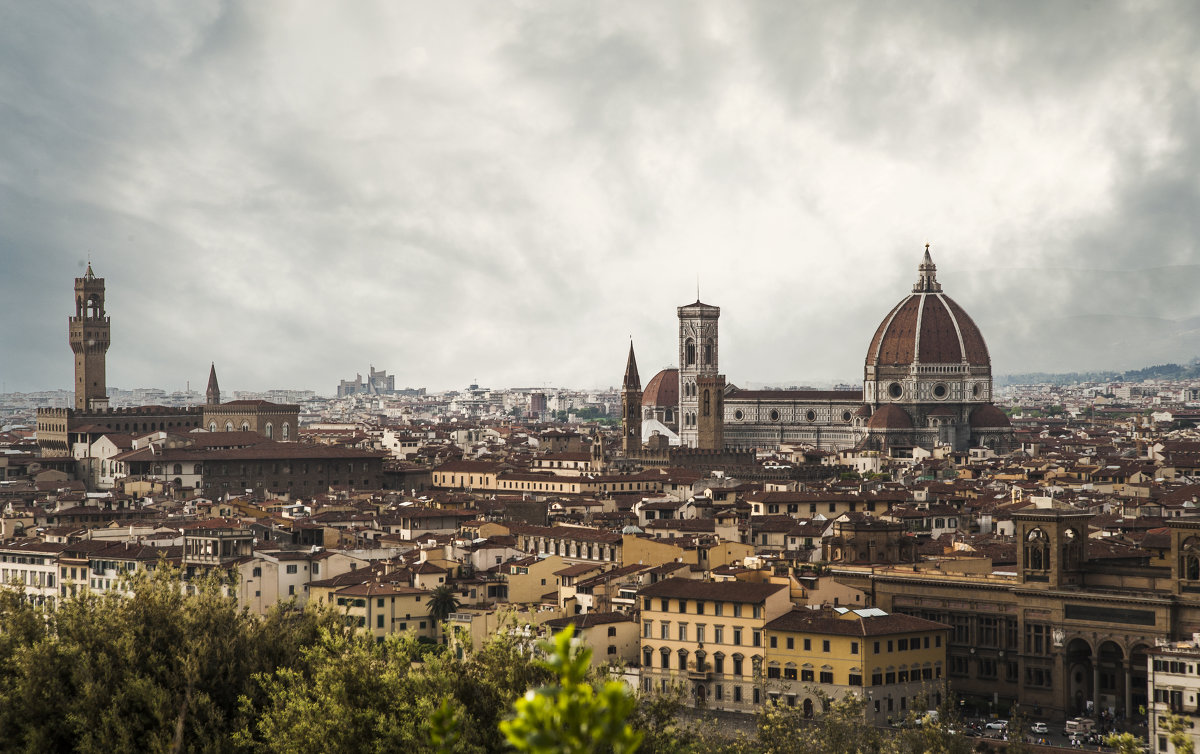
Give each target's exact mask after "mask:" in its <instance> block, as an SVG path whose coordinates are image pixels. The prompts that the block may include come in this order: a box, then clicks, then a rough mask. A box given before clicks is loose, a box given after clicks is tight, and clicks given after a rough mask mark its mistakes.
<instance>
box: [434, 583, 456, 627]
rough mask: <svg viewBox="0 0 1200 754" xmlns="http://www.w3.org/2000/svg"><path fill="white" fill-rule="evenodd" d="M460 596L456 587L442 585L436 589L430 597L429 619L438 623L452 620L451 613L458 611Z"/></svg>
mask: <svg viewBox="0 0 1200 754" xmlns="http://www.w3.org/2000/svg"><path fill="white" fill-rule="evenodd" d="M458 606H459V601H458V595H457V594H455V593H454V587H452V586H450V585H449V584H442V585H441V586H439V587H437V588H435V589H434V590H433V592H432V594H430V596H429V617H431V618H433V619H434V620H435V621H437V622H438V623H444V622H445V621H446V620H448V619H449V618H450V613H453V612H454V611H455V610H457V609H458Z"/></svg>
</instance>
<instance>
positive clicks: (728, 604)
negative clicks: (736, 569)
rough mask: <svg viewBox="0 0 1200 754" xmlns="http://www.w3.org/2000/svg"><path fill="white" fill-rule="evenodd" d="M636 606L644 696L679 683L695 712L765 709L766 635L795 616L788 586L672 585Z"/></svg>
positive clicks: (655, 589)
mask: <svg viewBox="0 0 1200 754" xmlns="http://www.w3.org/2000/svg"><path fill="white" fill-rule="evenodd" d="M638 599H639V600H640V602H641V615H640V619H641V655H642V656H641V665H642V689H643V690H644V691H649V690H651V689H653V688H662V689H665V688H669V687H670V686H672V685H674V684H677V683H683V684H685V685H686V686H687V688H688V697H689V699H690V700H691V702H692V703H693V704H694V705H695V706H696V707H707V708H712V709H726V710H735V711H742V712H750V711H753V710H754V709H755V708H756V706H757V705H759V704H761V703H762V699H763V696H762V695H763V688H762V683H761V677H762V664H763V659H764V657H765V656H766V654H765V653H766V640H765V637H764V628H765V626H766V624H767V623H769V622H770V621H772V620H774V619H775V618H778V617H779V616H781V615H783V614H784V613H786V612H788V611H789V610H791V609H792V603H791V602H790V601H789V599H788V587H787V585H786V584H769V583H758V584H754V583H747V582H743V581H724V582H712V581H694V580H691V579H678V578H671V579H666V580H664V581H660V582H658V583H657V584H652V585H650V586H648V587H644V588H642V589H641V590H640V591H639V592H638Z"/></svg>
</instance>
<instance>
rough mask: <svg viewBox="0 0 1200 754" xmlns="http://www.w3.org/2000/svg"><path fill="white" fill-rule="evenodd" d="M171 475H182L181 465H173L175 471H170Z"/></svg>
mask: <svg viewBox="0 0 1200 754" xmlns="http://www.w3.org/2000/svg"><path fill="white" fill-rule="evenodd" d="M171 473H172V474H182V473H183V464H182V463H177V464H175V470H174V471H172V472H171Z"/></svg>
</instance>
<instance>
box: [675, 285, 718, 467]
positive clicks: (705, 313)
mask: <svg viewBox="0 0 1200 754" xmlns="http://www.w3.org/2000/svg"><path fill="white" fill-rule="evenodd" d="M677 311H678V314H679V441H680V444H681V445H684V446H686V447H689V448H695V447H699V443H700V431H699V421H700V409H701V406H700V392H699V387H698V386H697V384H696V381H697V379H698V378H699V377H701V376H706V377H711V376H716V375H717V373H718V371H719V370H718V364H717V346H718V343H717V320H718V319H719V318H720V317H721V307H719V306H709V305H708V304H703V303H701V302H700V301H699V300H697V301H696V302H695V303H694V304H687V305H686V306H681V307H679V308H678V309H677Z"/></svg>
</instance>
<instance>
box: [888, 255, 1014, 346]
mask: <svg viewBox="0 0 1200 754" xmlns="http://www.w3.org/2000/svg"><path fill="white" fill-rule="evenodd" d="M919 270H920V278H919V279H918V280H917V284H916V285H914V286H913V292H912V293H911V294H909V295H908V296H907V297H906V298H905V299H904V300H903V301H901V302H900V303H899V304H896V306H895V307H894V308H893V309H892V310H891V311H890V312H888V315H887V316H886V317H884V320H883V322H882V323H880V325H879V329H878V330H876V331H875V337H874V338H872V339H871V347H870V348H868V349H867V366H868V367H878V366H903V365H910V364H964V363H965V364H968V365H970V366H984V367H991V364H992V362H991V358H990V357H989V356H988V350H987V344H985V343H984V342H983V335H982V334H980V332H979V328H978V327H976V326H975V323H974V322H972V321H971V318H970V317H969V316H968V315H967V313H966V312H965V311H963V308H962V307H961V306H959V305H958V304H957V303H955V302H954V300H953V299H951V298H950V297H949V296H947V295H946V294H944V293H942V286H941V283H939V282H937V267H936V266H935V265H934V264H933V260H932V259H930V257H929V249H928V248H926V249H925V259H924V261H923V262H922V263H921V266H920V268H919Z"/></svg>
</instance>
